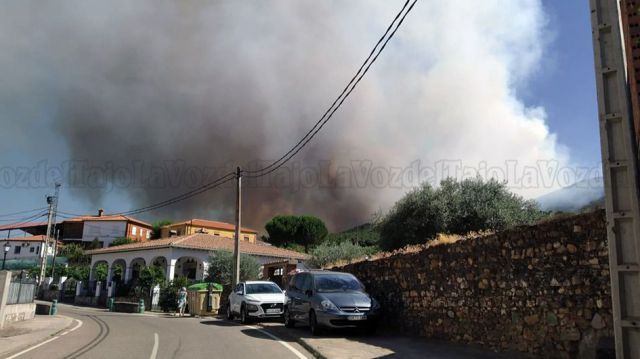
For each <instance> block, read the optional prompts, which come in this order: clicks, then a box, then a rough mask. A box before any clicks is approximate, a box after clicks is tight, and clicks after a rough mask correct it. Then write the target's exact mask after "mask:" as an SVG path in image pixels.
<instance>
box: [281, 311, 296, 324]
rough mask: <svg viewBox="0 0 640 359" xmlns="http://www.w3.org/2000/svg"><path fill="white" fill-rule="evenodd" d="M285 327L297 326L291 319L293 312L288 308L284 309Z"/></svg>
mask: <svg viewBox="0 0 640 359" xmlns="http://www.w3.org/2000/svg"><path fill="white" fill-rule="evenodd" d="M284 326H285V327H287V328H293V327H295V326H296V322H295V321H294V320H293V319H292V318H291V312H290V311H289V308H287V307H284Z"/></svg>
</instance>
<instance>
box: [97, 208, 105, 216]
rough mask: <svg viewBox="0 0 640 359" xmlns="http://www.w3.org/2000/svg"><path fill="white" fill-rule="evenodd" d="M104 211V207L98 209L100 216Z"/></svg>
mask: <svg viewBox="0 0 640 359" xmlns="http://www.w3.org/2000/svg"><path fill="white" fill-rule="evenodd" d="M103 213H104V209H102V208H100V209H99V210H98V217H102V214H103Z"/></svg>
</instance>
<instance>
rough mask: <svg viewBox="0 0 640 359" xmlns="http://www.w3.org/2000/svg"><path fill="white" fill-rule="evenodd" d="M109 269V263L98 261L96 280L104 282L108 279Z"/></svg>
mask: <svg viewBox="0 0 640 359" xmlns="http://www.w3.org/2000/svg"><path fill="white" fill-rule="evenodd" d="M108 271H109V266H108V265H107V263H98V264H96V271H95V280H97V281H100V282H104V281H105V280H107V272H108Z"/></svg>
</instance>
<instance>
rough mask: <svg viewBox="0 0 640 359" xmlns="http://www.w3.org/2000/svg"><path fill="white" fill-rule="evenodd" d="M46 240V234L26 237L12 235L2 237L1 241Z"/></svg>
mask: <svg viewBox="0 0 640 359" xmlns="http://www.w3.org/2000/svg"><path fill="white" fill-rule="evenodd" d="M5 241H9V242H44V241H45V235H44V234H41V235H37V236H26V237H11V238H0V242H5Z"/></svg>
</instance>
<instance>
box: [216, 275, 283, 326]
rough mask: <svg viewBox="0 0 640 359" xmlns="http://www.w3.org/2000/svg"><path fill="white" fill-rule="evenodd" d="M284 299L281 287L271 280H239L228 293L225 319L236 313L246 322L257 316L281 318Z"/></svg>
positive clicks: (231, 318) (230, 318)
mask: <svg viewBox="0 0 640 359" xmlns="http://www.w3.org/2000/svg"><path fill="white" fill-rule="evenodd" d="M285 299H286V298H285V295H284V292H283V291H282V289H280V287H279V286H278V285H277V284H275V283H273V282H268V281H247V282H240V283H238V285H237V286H236V287H235V290H234V291H233V292H232V293H231V294H230V295H229V305H228V306H227V319H229V320H233V318H234V317H235V316H236V315H237V316H239V317H240V320H241V321H242V323H243V324H246V323H249V322H250V321H251V320H252V319H257V318H282V315H283V314H284V303H285Z"/></svg>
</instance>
